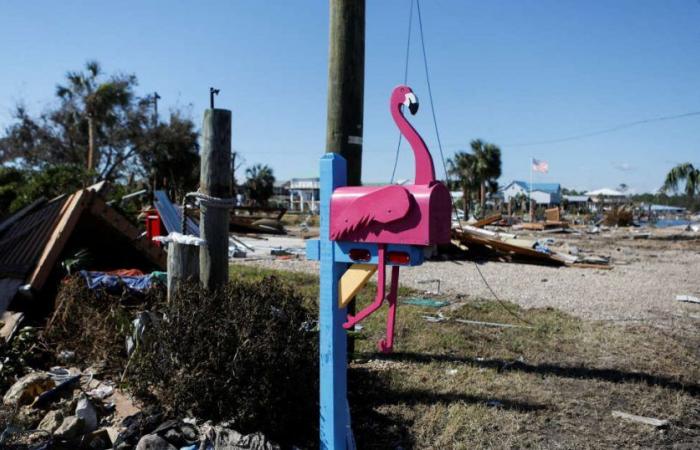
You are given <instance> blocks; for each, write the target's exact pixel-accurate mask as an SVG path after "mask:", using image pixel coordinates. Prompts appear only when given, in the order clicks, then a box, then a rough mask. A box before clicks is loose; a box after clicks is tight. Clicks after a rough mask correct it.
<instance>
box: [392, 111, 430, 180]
mask: <svg viewBox="0 0 700 450" xmlns="http://www.w3.org/2000/svg"><path fill="white" fill-rule="evenodd" d="M391 116H392V117H393V118H394V122H395V123H396V126H397V127H399V131H400V132H401V134H402V135H403V137H404V138H405V139H406V140H407V141H408V143H409V144H410V145H411V149H412V150H413V156H414V157H415V160H416V179H415V182H414V183H415V184H430V183H431V182H433V181H435V167H434V166H433V158H432V157H431V156H430V152H429V151H428V147H427V146H426V145H425V142H424V141H423V138H422V137H420V134H418V132H417V131H416V130H415V128H413V126H412V125H411V124H410V122H409V121H408V120H406V118H405V117H404V115H403V112H402V111H401V104H396V105H394V107H393V108H391Z"/></svg>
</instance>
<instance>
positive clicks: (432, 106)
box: [392, 0, 532, 325]
mask: <svg viewBox="0 0 700 450" xmlns="http://www.w3.org/2000/svg"><path fill="white" fill-rule="evenodd" d="M411 6H413V3H411ZM416 7H417V8H416V9H417V12H418V28H419V30H420V43H421V49H422V53H423V67H424V68H425V80H426V84H427V85H428V97H429V98H430V111H431V112H432V115H433V126H434V127H435V136H436V138H437V143H438V149H439V150H440V159H441V160H442V168H443V170H444V171H445V181H446V183H447V186H448V188H449V186H450V185H451V182H450V181H451V180H450V175H449V173H448V171H447V163H446V162H445V154H444V153H443V151H442V142H441V141H440V132H439V130H438V124H437V117H436V115H435V104H434V102H433V90H432V88H431V86H430V71H429V70H428V57H427V55H426V52H425V38H424V36H423V18H422V17H421V11H420V0H416ZM399 142H400V141H399ZM397 157H398V149H397ZM394 169H396V166H394ZM392 179H393V175H392ZM451 197H452V195H451V194H450V203H451V204H452V210H453V211H454V212H455V215H456V217H457V223H458V225H459V230H460V231H461V232H462V233H464V229H463V228H462V221H461V220H460V218H459V214H458V213H457V207H456V206H455V204H454V202H452V199H451ZM465 213H466V211H465ZM474 267H475V268H476V271H477V272H478V273H479V276H480V277H481V279H482V280H483V282H484V284H485V285H486V287H487V288H488V290H489V291H490V292H491V294H492V295H493V298H494V299H496V301H497V302H498V304H499V305H501V307H502V308H503V309H504V310H505V311H506V312H507V313H508V314H510V315H511V316H513V317H515V318H516V319H518V320H519V321H521V322H523V323H526V324H528V325H532V323H530V322H529V321H527V320H526V319H524V318H522V317H521V316H520V315H519V314H517V313H516V312H514V311H513V310H512V309H511V308H509V307H508V305H506V303H505V302H504V301H502V300H501V299H500V298H499V297H498V295H496V292H495V291H494V290H493V288H492V287H491V285H490V284H489V282H488V280H486V277H484V274H483V273H482V272H481V269H480V268H479V265H478V264H477V263H476V261H475V262H474Z"/></svg>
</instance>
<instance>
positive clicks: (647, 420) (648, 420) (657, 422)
mask: <svg viewBox="0 0 700 450" xmlns="http://www.w3.org/2000/svg"><path fill="white" fill-rule="evenodd" d="M612 416H613V417H618V418H620V419H624V420H629V421H631V422H637V423H643V424H646V425H651V426H653V427H656V428H661V427H665V426H668V423H669V422H668V420H661V419H654V418H653V417H644V416H636V415H634V414H629V413H626V412H622V411H613V412H612Z"/></svg>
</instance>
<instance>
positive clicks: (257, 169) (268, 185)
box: [245, 164, 275, 206]
mask: <svg viewBox="0 0 700 450" xmlns="http://www.w3.org/2000/svg"><path fill="white" fill-rule="evenodd" d="M245 174H246V177H247V180H246V182H245V185H246V188H247V191H248V195H249V196H250V199H251V200H253V201H254V202H255V203H257V204H258V205H260V206H267V202H268V200H269V199H270V197H272V194H273V193H274V186H275V175H274V174H273V172H272V168H270V166H268V165H262V164H256V165H254V166H251V167H248V168H247V169H246V170H245Z"/></svg>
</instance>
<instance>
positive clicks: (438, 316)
mask: <svg viewBox="0 0 700 450" xmlns="http://www.w3.org/2000/svg"><path fill="white" fill-rule="evenodd" d="M421 317H423V319H425V321H426V322H432V323H439V322H447V321H448V320H450V318H449V317H445V316H443V315H442V313H437V314H436V315H424V316H421Z"/></svg>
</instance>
